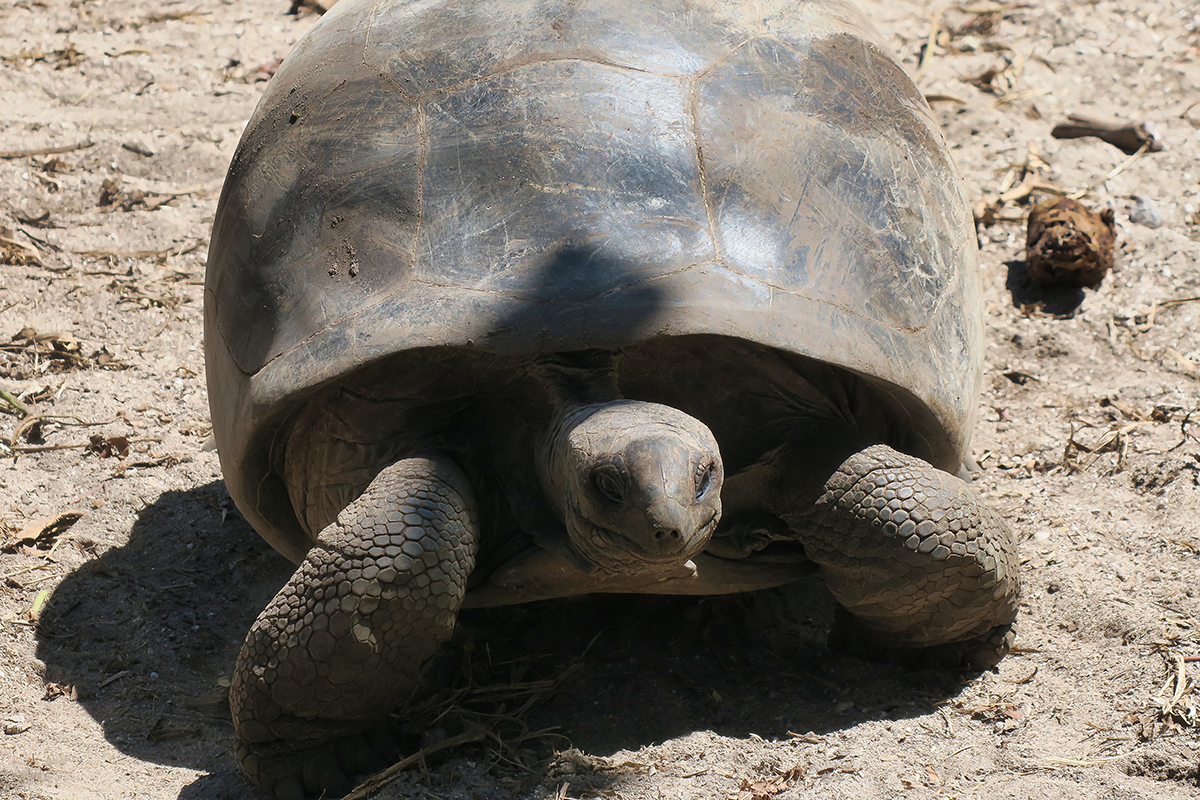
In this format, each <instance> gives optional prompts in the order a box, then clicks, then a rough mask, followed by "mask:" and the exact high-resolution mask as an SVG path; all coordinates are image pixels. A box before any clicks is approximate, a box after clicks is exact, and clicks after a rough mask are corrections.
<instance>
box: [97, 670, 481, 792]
mask: <svg viewBox="0 0 1200 800" xmlns="http://www.w3.org/2000/svg"><path fill="white" fill-rule="evenodd" d="M114 677H115V676H114ZM110 680H112V679H110ZM103 685H104V684H101V686H103ZM485 738H487V731H485V730H484V729H483V728H478V729H476V730H473V731H467V732H466V733H460V734H459V735H458V736H451V737H450V738H449V739H443V740H442V741H440V742H438V743H437V744H431V745H429V747H425V748H422V749H420V750H418V751H417V752H415V753H413V754H412V755H411V756H408V757H407V758H404V759H401V760H400V761H397V762H396V763H395V764H392V765H391V766H390V767H388V768H387V769H385V770H383V771H382V772H377V773H375V774H374V775H372V776H371V777H370V778H367V780H365V781H363V782H362V783H360V784H359V785H358V787H357V788H356V789H355V790H354V791H353V792H351V793H350V794H348V795H346V796H345V797H343V798H342V800H365V798H367V797H370V796H371V795H372V794H374V793H375V792H377V791H379V790H380V789H382V788H383V787H384V786H386V785H387V784H388V783H390V782H391V781H392V780H393V779H395V778H396V776H397V775H399V774H400V773H401V772H403V771H404V770H406V769H408V768H409V767H411V766H412V765H413V764H419V763H421V762H422V761H424V760H425V758H426V757H427V756H431V755H433V754H434V753H439V752H441V751H442V750H449V749H450V748H452V747H458V746H459V745H464V744H470V743H472V742H481V741H483V740H484V739H485Z"/></svg>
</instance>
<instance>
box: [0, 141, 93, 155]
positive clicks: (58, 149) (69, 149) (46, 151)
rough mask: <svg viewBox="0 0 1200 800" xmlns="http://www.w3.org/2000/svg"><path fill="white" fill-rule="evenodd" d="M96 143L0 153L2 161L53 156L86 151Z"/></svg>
mask: <svg viewBox="0 0 1200 800" xmlns="http://www.w3.org/2000/svg"><path fill="white" fill-rule="evenodd" d="M94 144H95V142H80V143H79V144H68V145H66V146H64V147H43V148H41V149H39V150H13V151H11V152H8V153H0V159H8V158H29V157H30V156H53V155H58V154H59V153H72V152H74V151H76V150H84V149H86V148H88V147H91V146H92V145H94Z"/></svg>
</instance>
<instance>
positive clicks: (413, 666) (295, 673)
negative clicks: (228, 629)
mask: <svg viewBox="0 0 1200 800" xmlns="http://www.w3.org/2000/svg"><path fill="white" fill-rule="evenodd" d="M475 517H476V513H475V504H474V501H473V498H472V494H471V490H470V487H469V486H468V484H467V481H466V478H465V476H464V475H463V474H462V471H461V470H460V469H459V468H458V467H457V466H456V465H454V464H453V463H452V462H450V461H448V460H446V459H443V458H437V457H434V458H410V459H405V460H402V461H398V462H396V463H395V464H393V465H392V466H390V467H388V468H387V469H385V470H383V471H382V472H381V473H380V474H379V475H378V476H377V477H376V478H375V480H373V481H372V482H371V485H370V486H369V487H368V488H367V490H366V492H364V493H363V495H362V496H361V497H359V498H358V499H357V500H355V501H354V502H353V503H351V504H350V505H349V506H347V507H346V508H345V509H344V510H343V511H342V512H341V513H340V514H339V515H338V518H337V521H336V522H335V523H333V524H332V525H330V526H329V527H328V528H326V529H325V530H324V531H322V532H321V534H320V535H319V536H318V537H317V539H318V543H317V544H316V545H315V546H314V547H313V548H312V550H310V551H309V553H308V555H307V557H306V558H305V560H304V562H303V563H302V564H301V565H300V567H299V568H298V569H297V570H296V572H295V574H294V575H293V576H292V578H291V580H289V581H288V582H287V585H285V586H284V587H283V589H281V590H280V592H279V594H277V595H276V596H275V599H274V600H272V601H271V603H270V604H269V605H268V606H267V608H266V610H265V611H263V613H262V614H261V615H260V616H259V618H258V620H257V621H255V623H254V626H253V627H252V628H251V629H250V633H249V634H248V635H247V637H246V643H245V645H244V646H243V647H242V652H241V655H240V656H239V657H238V661H237V666H236V668H235V670H234V674H233V682H232V687H231V689H230V705H231V707H232V711H233V720H234V726H235V727H236V729H237V739H238V761H239V762H240V763H241V765H242V769H243V770H245V772H246V774H247V775H248V776H249V777H250V779H251V780H252V781H254V782H255V783H257V784H258V785H259V786H261V787H262V788H263V789H264V790H266V791H267V792H268V793H270V794H272V795H273V796H274V797H276V798H278V799H279V800H285V799H286V800H291V798H302V797H303V796H304V793H305V791H307V792H310V793H313V794H319V793H322V792H327V794H326V796H333V792H337V793H338V794H339V795H340V794H341V793H344V792H345V791H347V790H348V788H349V783H348V780H347V778H346V774H347V773H351V772H354V771H357V770H359V769H361V768H362V767H364V766H366V763H364V762H367V761H370V760H371V755H372V753H371V752H370V750H369V747H368V742H367V740H366V739H364V738H363V736H362V735H363V734H364V733H367V732H369V731H371V730H372V729H373V728H375V727H376V726H378V725H379V724H380V723H382V722H384V721H386V719H387V717H388V715H389V714H390V713H391V711H392V710H393V709H394V708H395V707H396V705H397V704H398V703H400V702H402V701H404V700H405V699H406V698H407V697H408V695H409V694H410V693H411V691H412V689H413V687H414V686H415V685H416V682H417V678H418V676H419V675H420V670H421V666H422V664H423V663H424V662H425V660H426V659H428V658H429V657H430V656H431V655H433V653H434V651H436V650H437V648H438V646H439V645H441V644H442V643H443V642H445V641H446V640H447V639H449V638H450V634H451V632H452V631H453V630H454V622H455V619H456V617H457V615H458V609H459V606H460V605H461V604H462V599H463V594H464V593H465V591H466V584H467V576H468V575H470V573H471V570H472V569H473V568H474V565H475V553H476V549H477V539H478V527H477V524H476V518H475Z"/></svg>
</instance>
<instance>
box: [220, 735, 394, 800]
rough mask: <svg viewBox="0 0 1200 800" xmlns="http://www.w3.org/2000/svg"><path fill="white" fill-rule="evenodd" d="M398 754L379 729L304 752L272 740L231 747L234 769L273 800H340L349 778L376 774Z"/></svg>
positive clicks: (348, 787) (350, 785)
mask: <svg viewBox="0 0 1200 800" xmlns="http://www.w3.org/2000/svg"><path fill="white" fill-rule="evenodd" d="M398 752H399V745H398V744H397V742H396V740H395V738H394V737H392V736H391V734H390V733H389V732H388V731H387V730H386V729H384V728H376V729H372V730H370V731H368V732H367V733H365V734H357V735H351V736H345V737H342V738H340V739H333V740H331V741H328V742H323V743H322V744H319V745H314V746H312V747H305V748H297V747H295V746H294V745H293V744H290V743H288V742H282V741H278V740H277V741H274V742H267V743H259V742H246V741H244V740H239V741H238V743H237V760H238V764H240V765H241V767H242V769H243V771H245V773H246V776H247V777H248V778H250V780H251V781H253V782H254V783H255V784H257V785H258V786H259V787H260V788H262V790H263V791H265V792H266V793H267V794H268V795H269V796H271V797H273V798H275V800H305V799H306V798H314V797H320V798H329V799H330V800H332V798H337V797H342V796H343V795H345V794H347V793H349V792H350V791H351V790H352V789H354V781H353V780H352V778H354V777H355V776H361V775H368V774H371V773H374V772H378V771H379V770H381V769H383V768H384V767H386V766H387V765H388V764H390V763H392V762H394V761H395V759H396V756H397V754H398Z"/></svg>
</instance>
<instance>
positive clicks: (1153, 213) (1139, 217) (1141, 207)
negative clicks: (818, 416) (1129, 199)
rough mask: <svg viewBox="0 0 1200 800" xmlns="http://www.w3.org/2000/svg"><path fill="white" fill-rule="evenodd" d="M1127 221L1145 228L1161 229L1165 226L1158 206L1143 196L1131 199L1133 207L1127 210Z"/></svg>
mask: <svg viewBox="0 0 1200 800" xmlns="http://www.w3.org/2000/svg"><path fill="white" fill-rule="evenodd" d="M1129 221H1130V222H1132V223H1133V224H1135V225H1141V226H1143V227H1145V228H1161V227H1162V226H1163V225H1165V224H1166V220H1165V219H1163V215H1162V212H1161V211H1159V210H1158V206H1156V205H1155V204H1154V201H1153V200H1151V199H1150V198H1149V197H1146V196H1145V195H1137V196H1135V197H1134V198H1133V207H1132V208H1130V209H1129Z"/></svg>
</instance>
